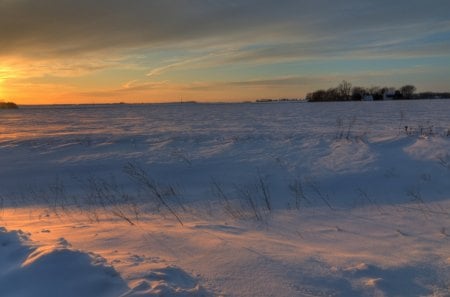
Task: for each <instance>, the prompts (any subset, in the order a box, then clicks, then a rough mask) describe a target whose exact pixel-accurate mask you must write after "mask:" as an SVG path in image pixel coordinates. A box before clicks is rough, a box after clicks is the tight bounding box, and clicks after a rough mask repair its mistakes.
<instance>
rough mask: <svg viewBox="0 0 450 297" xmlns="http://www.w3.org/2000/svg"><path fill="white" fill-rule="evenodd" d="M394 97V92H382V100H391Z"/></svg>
mask: <svg viewBox="0 0 450 297" xmlns="http://www.w3.org/2000/svg"><path fill="white" fill-rule="evenodd" d="M394 98H395V92H391V91H387V92H384V94H383V100H393V99H394Z"/></svg>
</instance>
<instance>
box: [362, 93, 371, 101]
mask: <svg viewBox="0 0 450 297" xmlns="http://www.w3.org/2000/svg"><path fill="white" fill-rule="evenodd" d="M361 100H362V101H373V96H372V95H370V94H366V95H364V96H362V99H361Z"/></svg>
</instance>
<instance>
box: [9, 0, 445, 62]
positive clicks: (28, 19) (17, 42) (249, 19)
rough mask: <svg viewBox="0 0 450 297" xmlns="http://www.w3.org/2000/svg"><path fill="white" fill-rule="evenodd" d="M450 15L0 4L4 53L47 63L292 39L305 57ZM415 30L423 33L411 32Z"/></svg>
mask: <svg viewBox="0 0 450 297" xmlns="http://www.w3.org/2000/svg"><path fill="white" fill-rule="evenodd" d="M449 10H450V2H448V1H447V0H432V1H423V0H408V1H407V0H399V1H387V0H377V1H375V0H347V1H345V2H344V1H328V0H315V1H313V0H302V1H300V0H285V1H269V0H240V1H233V0H214V1H208V0H174V1H167V0H153V1H145V0H130V1H123V0H98V1H86V0H80V1H72V0H58V1H52V0H40V1H35V0H0V27H1V28H3V30H2V35H1V36H0V55H11V54H16V55H17V54H19V55H24V56H33V57H34V58H38V57H45V58H48V57H60V56H63V57H64V56H73V55H79V54H86V53H92V52H98V51H105V50H124V49H137V48H164V47H186V46H190V47H194V48H195V47H201V46H205V45H208V44H216V45H217V44H221V45H224V46H225V44H224V43H230V42H232V43H235V44H238V45H246V44H247V45H249V44H266V43H271V42H272V43H273V42H280V41H281V43H287V41H288V40H294V41H296V42H297V44H300V45H303V46H300V48H299V49H300V50H301V49H302V48H305V51H306V52H307V53H308V52H313V51H314V50H316V51H320V50H321V48H320V47H319V46H320V45H322V44H323V43H325V44H326V43H327V40H329V41H330V43H329V46H328V50H329V51H330V52H333V50H337V51H339V49H341V48H342V44H343V43H345V42H347V43H348V42H351V41H352V37H354V38H356V37H357V38H358V40H357V41H358V42H359V43H361V42H362V43H371V41H373V39H376V40H377V41H380V40H382V39H383V38H385V39H388V40H390V39H396V38H397V39H398V38H400V37H405V36H406V35H408V36H410V37H411V35H412V36H420V35H421V34H424V33H426V32H425V31H426V30H432V29H433V26H435V27H436V28H435V29H438V28H437V26H438V24H439V23H440V22H445V21H448V20H449V17H448V13H447V12H448V11H449ZM411 24H412V25H415V24H419V25H420V26H422V27H423V26H424V29H420V30H418V31H417V30H416V31H415V30H411V29H408V26H410V25H411ZM446 32H447V33H448V30H447V31H446ZM333 40H334V41H333ZM339 40H341V42H339ZM353 41H355V39H353ZM302 42H303V43H302ZM294 49H295V48H292V50H294ZM269 50H270V48H269ZM272 51H273V50H272ZM278 51H280V50H278ZM280 54H282V53H280ZM288 54H289V53H288Z"/></svg>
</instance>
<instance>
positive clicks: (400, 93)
mask: <svg viewBox="0 0 450 297" xmlns="http://www.w3.org/2000/svg"><path fill="white" fill-rule="evenodd" d="M416 90H417V89H416V87H415V86H414V85H404V86H402V87H401V88H398V89H397V88H394V87H379V86H372V87H369V88H367V87H359V86H352V84H351V83H350V82H348V81H346V80H343V81H342V82H341V83H340V84H339V85H338V86H337V87H334V88H329V89H327V90H317V91H314V92H312V93H308V94H307V95H306V100H307V101H310V102H318V101H360V100H385V99H393V100H399V99H434V98H450V93H436V92H424V93H416Z"/></svg>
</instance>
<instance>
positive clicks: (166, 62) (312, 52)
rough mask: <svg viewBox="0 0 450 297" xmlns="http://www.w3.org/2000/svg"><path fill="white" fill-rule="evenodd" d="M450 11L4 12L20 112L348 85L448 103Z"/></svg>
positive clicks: (0, 20)
mask: <svg viewBox="0 0 450 297" xmlns="http://www.w3.org/2000/svg"><path fill="white" fill-rule="evenodd" d="M449 8H450V7H449V3H448V1H441V0H435V1H432V2H424V1H419V0H414V1H395V3H392V1H384V0H383V1H381V2H380V1H369V0H365V1H356V0H350V1H346V2H345V3H329V1H290V0H289V1H283V2H282V3H276V2H274V1H252V0H249V1H238V2H234V1H231V2H230V1H212V2H211V1H193V2H192V1H174V2H167V1H151V2H147V1H134V2H133V3H128V2H123V1H99V2H98V1H96V2H95V3H91V2H87V1H81V2H80V1H77V2H73V1H58V2H57V3H56V4H55V3H54V2H53V1H48V0H45V1H39V2H34V1H30V0H26V1H0V25H1V26H2V28H9V29H8V30H7V31H8V32H6V33H5V34H2V36H1V37H0V45H1V46H2V48H1V50H0V58H1V59H0V81H1V82H0V84H1V89H0V92H1V93H0V96H1V97H2V98H3V97H5V99H7V100H13V101H16V102H18V103H20V104H42V103H50V104H54V103H101V102H165V101H179V100H180V99H181V98H183V99H185V100H196V101H245V100H254V99H258V98H267V97H270V98H281V97H283V98H286V97H288V98H303V97H304V96H305V94H306V93H307V92H310V91H312V90H314V89H317V88H328V87H330V86H333V85H335V84H336V83H338V82H340V81H342V80H343V79H346V80H349V81H351V82H352V83H353V84H354V85H368V86H370V85H392V86H401V85H403V84H406V83H410V84H414V85H416V86H417V88H418V90H419V91H427V90H433V91H448V90H447V88H448V77H449V75H450V72H449V71H450V70H449V68H448V67H447V66H448V64H449V62H450V54H449V53H450V50H449V49H450V42H449V40H450V19H449V17H448V13H447V11H448V10H449Z"/></svg>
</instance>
